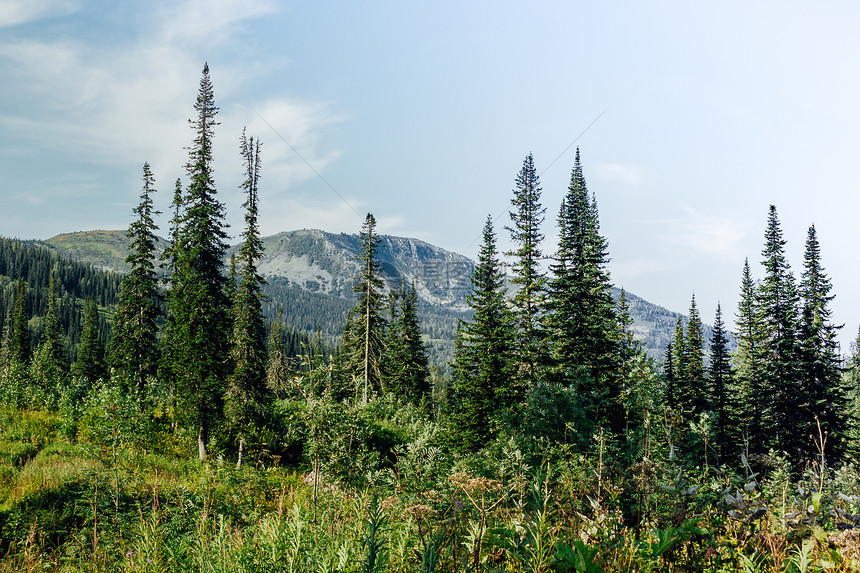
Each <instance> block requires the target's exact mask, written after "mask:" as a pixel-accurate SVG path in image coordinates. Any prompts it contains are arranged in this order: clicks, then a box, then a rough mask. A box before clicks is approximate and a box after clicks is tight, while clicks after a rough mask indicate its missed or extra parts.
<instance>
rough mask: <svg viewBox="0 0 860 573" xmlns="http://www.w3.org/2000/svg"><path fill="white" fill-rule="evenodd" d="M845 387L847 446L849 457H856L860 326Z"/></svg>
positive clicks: (859, 414) (859, 411)
mask: <svg viewBox="0 0 860 573" xmlns="http://www.w3.org/2000/svg"><path fill="white" fill-rule="evenodd" d="M842 384H843V388H844V389H845V397H846V402H847V404H846V408H845V416H846V418H847V422H848V423H847V424H846V426H847V429H848V441H847V444H846V448H845V457H846V458H847V459H856V458H857V456H858V455H860V328H858V329H857V336H856V337H854V340H853V341H852V342H851V348H850V352H849V355H848V360H847V362H846V364H845V372H844V376H843V381H842Z"/></svg>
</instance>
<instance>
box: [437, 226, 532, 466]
mask: <svg viewBox="0 0 860 573" xmlns="http://www.w3.org/2000/svg"><path fill="white" fill-rule="evenodd" d="M467 301H468V303H469V306H470V307H471V308H472V310H473V311H474V313H473V315H472V320H471V321H469V322H462V321H461V322H460V324H459V327H458V329H457V338H456V342H455V356H454V365H453V370H454V373H453V392H452V394H453V396H452V397H451V400H450V405H451V412H450V423H451V427H452V432H451V435H452V436H456V440H457V446H458V447H460V448H462V449H463V450H465V451H477V450H479V449H480V448H481V447H482V446H484V445H485V444H486V443H487V441H488V440H490V439H491V438H492V436H493V435H494V429H495V426H496V425H497V419H498V417H499V416H500V415H503V414H504V413H505V412H509V411H511V410H512V409H513V408H514V407H516V406H517V404H518V400H519V399H520V397H519V393H518V392H517V391H516V390H514V389H512V388H511V384H512V383H513V381H512V378H513V373H514V362H513V360H514V357H513V356H512V352H513V349H514V345H515V331H514V323H513V317H512V316H511V311H510V309H509V308H508V301H507V296H506V293H505V277H504V272H503V270H502V267H501V262H500V261H499V258H498V252H497V250H496V234H495V232H494V231H493V220H492V218H491V217H487V222H486V224H485V225H484V230H483V244H482V245H481V251H480V253H479V254H478V264H477V265H476V266H475V272H474V274H473V275H472V293H471V294H469V295H468V298H467Z"/></svg>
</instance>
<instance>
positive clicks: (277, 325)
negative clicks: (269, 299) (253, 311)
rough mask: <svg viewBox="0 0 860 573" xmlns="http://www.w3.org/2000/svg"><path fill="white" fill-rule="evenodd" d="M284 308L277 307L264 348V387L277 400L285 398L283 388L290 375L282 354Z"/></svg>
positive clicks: (284, 355)
mask: <svg viewBox="0 0 860 573" xmlns="http://www.w3.org/2000/svg"><path fill="white" fill-rule="evenodd" d="M283 312H284V307H283V306H279V307H278V316H277V318H275V321H274V322H273V323H272V324H271V326H270V327H269V340H268V343H267V348H266V386H267V387H268V388H269V390H270V391H271V392H272V393H274V395H275V396H276V397H278V398H285V397H286V393H285V389H286V388H285V387H286V384H287V378H288V376H289V375H290V369H289V364H288V362H287V356H286V353H285V352H284V322H283Z"/></svg>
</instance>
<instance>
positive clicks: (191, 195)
mask: <svg viewBox="0 0 860 573" xmlns="http://www.w3.org/2000/svg"><path fill="white" fill-rule="evenodd" d="M194 109H195V111H196V112H197V118H196V119H195V120H192V121H191V122H190V124H191V126H192V128H193V129H194V132H195V139H194V143H193V145H192V146H191V147H190V148H189V155H188V163H187V164H186V166H185V167H186V172H187V174H188V177H189V179H190V183H189V185H188V188H187V190H186V192H185V194H184V195H183V196H182V198H181V201H182V203H181V208H182V213H181V219H180V221H179V223H180V226H179V228H178V229H177V232H176V236H175V239H174V244H173V245H172V247H171V249H170V256H171V257H174V258H175V268H174V269H173V275H172V280H171V284H170V291H169V294H168V304H169V310H170V314H171V321H170V323H169V327H170V329H171V332H170V333H169V335H168V336H167V340H168V342H169V344H170V346H169V347H168V348H167V352H168V354H169V365H170V368H171V370H172V374H173V376H174V377H175V384H176V391H177V395H178V397H179V399H180V401H181V403H182V411H183V412H186V413H187V414H188V416H189V422H190V423H191V424H192V426H193V427H194V428H195V429H196V432H197V442H198V456H199V458H200V459H205V458H206V450H207V443H208V441H209V434H210V430H211V428H212V426H213V424H215V423H216V422H217V421H218V420H219V419H220V417H221V415H222V414H221V413H222V407H221V404H222V398H223V395H224V384H225V381H226V377H227V374H228V344H227V338H228V327H229V320H228V319H229V316H228V308H229V301H228V300H227V298H226V295H225V292H226V291H225V288H224V287H225V284H226V278H225V277H224V274H223V271H222V267H223V259H224V254H225V252H226V249H227V245H226V244H225V240H226V238H227V234H226V232H225V230H224V227H225V223H224V205H223V204H222V203H221V202H219V201H218V200H217V198H216V189H215V184H214V181H213V179H212V140H213V129H214V127H215V126H216V125H218V123H217V122H216V121H215V116H216V115H217V113H218V108H217V107H216V106H215V99H214V95H213V91H212V82H211V80H210V77H209V66H208V65H206V66H205V67H204V68H203V76H202V78H201V80H200V88H199V90H198V94H197V101H196V103H195V105H194Z"/></svg>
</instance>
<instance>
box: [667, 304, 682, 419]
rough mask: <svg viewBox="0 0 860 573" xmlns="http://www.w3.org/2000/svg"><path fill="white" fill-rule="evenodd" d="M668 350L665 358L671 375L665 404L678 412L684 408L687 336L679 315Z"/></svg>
mask: <svg viewBox="0 0 860 573" xmlns="http://www.w3.org/2000/svg"><path fill="white" fill-rule="evenodd" d="M669 348H671V353H670V355H669V356H667V360H668V361H669V363H670V364H671V371H672V374H673V375H672V377H671V378H669V379H668V380H667V385H666V393H665V403H666V405H667V406H669V407H670V408H672V409H673V410H679V409H683V408H684V407H685V406H686V401H685V400H684V399H683V397H682V394H683V391H684V388H685V387H686V382H687V381H686V378H685V376H686V372H687V364H686V360H687V336H686V334H685V332H684V321H683V319H682V318H681V316H680V315H679V316H678V318H676V319H675V330H674V332H673V335H672V342H671V343H670V344H669Z"/></svg>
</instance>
